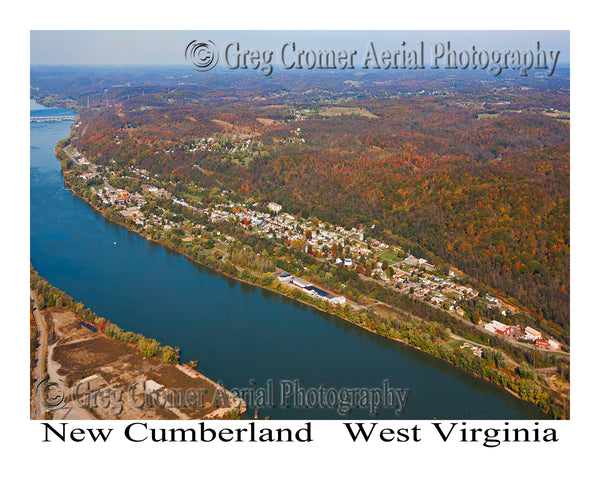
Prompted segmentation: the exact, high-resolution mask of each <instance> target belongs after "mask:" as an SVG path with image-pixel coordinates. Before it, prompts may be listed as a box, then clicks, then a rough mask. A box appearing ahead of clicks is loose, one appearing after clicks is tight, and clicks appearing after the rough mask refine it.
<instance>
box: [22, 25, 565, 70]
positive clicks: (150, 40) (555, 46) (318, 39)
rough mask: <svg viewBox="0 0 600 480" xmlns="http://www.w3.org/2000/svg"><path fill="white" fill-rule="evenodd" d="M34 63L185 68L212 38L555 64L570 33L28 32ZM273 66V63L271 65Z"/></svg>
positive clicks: (261, 46)
mask: <svg viewBox="0 0 600 480" xmlns="http://www.w3.org/2000/svg"><path fill="white" fill-rule="evenodd" d="M30 40H31V44H30V46H31V47H30V54H31V56H30V63H31V64H32V65H43V64H45V65H71V64H80V65H120V64H122V65H177V64H182V65H183V64H186V61H185V55H184V52H185V47H186V46H187V44H188V43H190V42H191V41H192V40H199V41H204V40H212V41H213V42H214V43H215V44H216V45H217V47H218V48H219V49H222V48H223V46H224V45H225V44H226V43H228V42H239V43H240V46H241V48H242V49H248V50H253V49H258V50H265V49H268V50H271V51H277V50H278V49H279V47H280V46H281V45H282V44H283V43H285V42H290V41H294V42H296V44H297V46H298V48H304V49H315V50H318V49H356V50H358V51H364V49H365V48H366V46H367V45H368V43H369V42H373V43H374V45H375V46H376V47H377V48H378V49H380V48H381V49H384V48H385V49H396V48H399V47H401V42H403V41H404V42H406V47H405V48H414V46H415V45H416V44H417V42H420V41H423V42H425V48H426V49H427V51H430V45H431V43H434V42H448V41H450V42H451V46H452V48H453V49H456V50H462V49H470V48H471V47H472V46H476V47H477V48H478V49H482V50H488V51H491V50H507V49H511V50H515V49H517V50H529V49H531V48H532V46H533V45H534V43H535V42H537V41H539V42H540V44H541V48H542V49H544V50H559V51H560V52H561V53H560V57H559V63H565V62H567V63H568V62H569V60H570V48H569V47H570V34H569V31H568V30H538V31H535V30H529V31H522V30H504V31H500V30H465V31H457V30H450V31H442V30H438V31H426V30H397V31H388V30H370V31H368V30H358V31H345V30H330V31H323V30H315V31H306V30H304V31H302V30H295V31H294V30H289V31H273V30H262V31H251V30H237V31H236V30H212V31H211V30H154V31H147V30H31V35H30ZM273 63H277V61H274V62H273Z"/></svg>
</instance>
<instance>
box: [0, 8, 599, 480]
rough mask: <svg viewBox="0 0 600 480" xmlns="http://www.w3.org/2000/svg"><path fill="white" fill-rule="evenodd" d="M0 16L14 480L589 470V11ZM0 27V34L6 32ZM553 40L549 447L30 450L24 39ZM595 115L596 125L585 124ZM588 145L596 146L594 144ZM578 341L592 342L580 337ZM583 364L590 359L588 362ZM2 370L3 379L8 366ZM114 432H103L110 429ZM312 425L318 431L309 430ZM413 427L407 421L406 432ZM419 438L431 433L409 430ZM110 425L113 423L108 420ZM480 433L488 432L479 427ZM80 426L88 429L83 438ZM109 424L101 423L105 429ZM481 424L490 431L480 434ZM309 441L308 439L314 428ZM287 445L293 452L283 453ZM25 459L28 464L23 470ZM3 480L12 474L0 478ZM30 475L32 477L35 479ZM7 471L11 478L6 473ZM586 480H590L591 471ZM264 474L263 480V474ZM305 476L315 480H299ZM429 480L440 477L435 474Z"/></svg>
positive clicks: (340, 443) (336, 442)
mask: <svg viewBox="0 0 600 480" xmlns="http://www.w3.org/2000/svg"><path fill="white" fill-rule="evenodd" d="M15 5H17V4H13V6H12V7H11V12H10V13H9V12H8V11H7V12H5V17H4V18H5V25H4V28H5V29H4V30H3V32H2V39H3V42H2V45H3V46H4V49H3V50H4V52H3V53H4V59H3V60H4V62H3V63H4V66H3V77H4V80H5V81H4V82H3V87H4V88H3V91H4V99H5V101H6V100H8V105H7V107H5V113H6V114H8V115H10V117H8V118H7V117H5V118H3V119H2V126H3V131H4V132H7V135H5V136H3V138H4V147H5V148H4V155H3V160H4V165H8V171H7V175H6V177H5V182H3V187H2V188H0V191H1V197H0V198H1V201H2V203H1V205H2V211H3V213H4V215H3V216H2V223H3V229H2V231H3V235H2V242H3V244H2V246H3V248H2V252H3V265H5V268H4V269H3V273H4V275H3V282H2V285H3V293H5V294H6V296H5V295H3V300H4V302H3V306H4V307H5V311H6V312H7V314H6V315H5V316H3V317H4V318H3V320H4V324H5V331H4V333H5V335H4V342H3V343H4V347H5V348H4V349H3V350H4V352H3V353H4V359H3V360H4V362H3V371H4V377H3V378H4V379H5V387H4V388H3V389H2V391H3V395H2V406H3V407H4V408H3V409H2V411H3V413H4V415H5V416H6V420H5V422H4V425H3V428H2V434H3V437H4V439H5V440H7V441H6V442H3V443H5V444H6V443H8V448H9V451H6V450H5V453H6V455H5V456H4V458H5V459H7V461H8V462H9V464H12V466H15V467H19V470H18V471H21V472H36V473H37V474H42V472H45V473H46V474H52V475H53V474H65V475H68V476H69V477H70V476H75V475H77V476H84V477H86V478H88V477H89V478H100V477H104V476H107V475H113V476H114V475H115V474H116V475H118V476H119V477H121V476H124V474H125V473H126V472H127V473H131V474H134V475H144V474H146V475H147V474H153V476H158V475H163V474H164V475H170V476H171V475H181V473H183V472H184V471H185V472H186V473H190V474H192V475H203V476H204V475H208V474H211V473H212V474H220V475H221V476H222V477H224V478H230V477H232V476H233V475H235V476H247V475H248V476H251V477H252V476H254V475H251V474H252V472H254V473H255V474H257V476H259V475H260V476H263V477H266V478H270V477H271V476H274V475H275V474H276V475H277V476H291V477H292V478H299V477H301V476H302V477H303V476H304V475H307V474H311V476H314V472H315V470H316V471H318V472H319V474H318V477H319V478H320V477H324V476H325V475H331V474H334V475H336V477H337V476H342V475H344V474H347V475H348V476H350V477H351V478H355V477H359V476H361V477H362V476H366V475H369V476H372V475H374V474H375V475H377V474H379V473H390V474H393V475H397V476H405V475H419V476H425V477H426V478H430V477H433V476H434V474H444V475H446V474H448V476H450V477H451V478H454V477H455V476H457V477H458V476H459V475H460V476H461V477H464V476H473V475H476V476H485V478H501V477H502V478H504V477H506V476H513V477H516V478H524V477H525V476H527V477H529V476H542V475H552V476H562V475H569V474H575V473H576V472H577V471H582V470H583V471H585V470H586V468H585V467H586V466H589V467H591V466H592V465H591V460H592V459H593V458H594V457H593V456H591V455H589V453H590V451H589V450H588V448H587V447H588V445H589V446H590V447H593V446H594V445H595V442H594V441H593V438H594V437H595V432H594V430H593V428H594V424H595V422H594V419H595V410H594V409H593V407H594V406H595V402H596V399H597V398H598V397H597V396H596V395H595V393H596V391H597V387H596V386H595V381H594V380H595V379H596V378H597V375H598V374H597V370H596V369H594V370H592V367H593V366H594V365H592V366H590V365H589V364H588V362H589V363H591V362H592V361H593V360H594V358H593V357H592V355H593V353H591V352H594V351H595V345H594V343H595V338H594V337H595V335H594V334H593V332H594V329H595V323H596V322H595V321H596V320H597V318H598V313H597V310H596V309H595V308H594V302H595V301H596V299H597V297H598V295H597V293H596V290H597V287H596V286H595V284H594V282H595V281H596V280H595V277H596V275H597V272H598V269H597V268H596V267H597V266H598V262H597V260H596V258H595V257H596V255H597V253H596V249H595V247H596V243H597V242H595V239H596V237H595V236H594V235H595V234H597V229H595V228H594V227H595V224H596V222H597V218H598V214H597V211H596V207H597V205H598V200H597V197H596V195H595V193H596V191H597V186H596V180H597V179H598V166H597V165H598V159H597V153H596V150H597V147H596V145H595V140H596V139H597V137H598V134H597V132H596V125H597V124H598V120H597V113H595V112H594V111H593V108H594V107H596V106H597V100H596V97H597V92H596V89H597V82H598V78H599V77H598V76H597V73H598V67H597V63H598V59H597V55H596V50H597V45H596V41H597V39H596V37H597V36H596V35H595V32H596V31H597V25H595V24H594V23H595V22H594V23H592V22H593V18H595V15H594V14H593V13H592V12H591V11H587V12H586V11H583V10H582V9H579V8H576V5H575V4H573V3H565V2H555V1H554V2H544V3H542V4H540V3H538V2H536V3H535V4H528V3H524V2H522V1H503V2H495V3H492V4H490V5H489V6H487V7H484V4H483V2H452V3H449V2H437V1H436V2H426V3H417V2H414V3H411V4H406V3H400V2H397V3H396V2H394V4H392V5H390V4H388V2H380V1H370V2H368V3H365V2H356V1H347V2H338V3H325V2H323V1H315V0H310V1H299V2H285V6H284V5H283V2H274V3H273V4H271V5H269V4H267V5H265V2H241V1H234V2H226V4H225V5H224V6H221V4H217V3H216V2H215V3H214V4H213V5H208V6H207V5H206V4H205V2H180V1H173V0H172V1H170V2H166V3H165V2H136V3H133V2H132V3H126V2H123V1H115V0H109V1H103V2H81V1H53V2H38V1H36V2H28V3H27V4H18V7H16V8H17V9H18V10H19V12H18V13H17V15H16V18H15V13H14V11H13V10H12V9H13V8H15ZM6 24H8V25H6ZM507 28H512V29H524V30H532V29H548V30H552V29H560V30H565V29H567V30H571V64H572V70H571V73H572V92H573V94H572V101H571V108H572V124H571V125H572V156H571V163H572V170H571V175H572V210H571V218H572V230H571V239H572V242H571V244H572V257H571V265H572V285H571V301H572V338H573V340H572V347H573V351H574V353H573V361H572V363H573V369H572V371H573V375H572V420H571V421H569V422H561V424H560V425H559V426H558V428H559V432H560V436H561V437H562V438H561V441H560V442H559V444H558V445H556V446H552V445H543V450H541V448H542V447H540V446H536V445H516V446H515V445H506V446H502V447H498V448H495V449H485V448H483V447H481V446H480V445H457V444H453V445H441V444H439V442H435V443H434V442H431V443H429V442H427V443H426V442H422V443H421V444H382V443H379V442H378V443H375V444H371V445H366V446H364V445H361V446H358V445H352V444H351V443H350V442H349V441H348V439H347V436H346V435H345V433H344V432H343V430H342V429H341V428H340V427H339V426H338V425H337V424H335V422H319V425H318V430H323V432H324V433H323V435H326V436H327V441H326V442H325V441H318V442H315V443H313V444H311V445H308V446H307V445H292V446H290V445H273V446H271V447H270V448H265V446H258V445H248V444H242V445H234V444H228V445H227V446H226V447H225V448H219V447H217V446H215V445H208V446H205V445H198V444H167V445H160V444H146V443H144V444H140V445H133V444H130V443H126V442H114V443H109V444H107V445H105V446H102V448H100V449H98V446H95V445H94V444H91V443H88V442H86V443H83V444H70V445H69V446H68V449H65V448H63V446H62V445H58V444H56V443H51V444H42V443H41V439H42V438H41V428H40V425H39V424H38V423H36V422H30V421H29V420H27V418H28V407H27V406H28V404H29V401H28V398H27V390H28V385H27V382H26V381H24V380H25V379H27V377H28V374H27V369H28V368H27V363H28V356H27V354H26V351H25V349H23V348H22V345H23V343H25V338H26V336H27V331H26V322H23V320H22V319H23V317H24V316H25V318H26V307H24V306H26V305H27V293H26V290H25V289H26V287H25V285H28V281H29V280H28V267H27V264H28V262H29V248H28V246H29V221H28V219H29V211H28V205H29V191H28V179H29V159H28V153H27V150H28V149H27V148H26V145H28V141H29V122H28V119H27V118H26V115H27V110H26V108H25V102H26V101H28V98H29V91H28V90H29V88H28V85H29V81H28V75H29V30H30V29H125V30H129V29H189V30H198V29H211V30H212V29H232V30H233V29H278V30H279V29H325V30H327V29H344V30H345V29H390V30H401V29H411V30H414V29H426V30H435V29H456V30H460V29H499V30H501V29H507ZM594 113H595V115H594ZM592 142H593V143H592ZM5 171H6V170H5ZM588 332H589V333H588ZM586 352H590V353H589V354H588V353H586ZM7 367H8V368H7ZM111 423H112V422H111ZM315 423H316V422H315ZM407 423H408V424H411V425H412V424H414V423H415V422H407ZM418 423H419V424H423V428H424V429H425V428H426V427H427V426H428V424H429V422H418ZM115 424H117V425H120V422H115ZM488 424H489V422H486V425H488ZM87 426H88V425H86V427H87ZM103 426H108V424H103ZM490 426H491V425H490ZM315 429H316V427H315ZM290 447H291V448H290ZM24 460H28V461H24ZM5 470H6V471H11V469H9V468H6V469H5ZM40 470H41V471H40ZM13 471H14V470H13ZM590 471H591V472H593V471H594V469H590ZM269 472H271V474H269ZM309 472H312V473H309ZM436 476H437V475H436Z"/></svg>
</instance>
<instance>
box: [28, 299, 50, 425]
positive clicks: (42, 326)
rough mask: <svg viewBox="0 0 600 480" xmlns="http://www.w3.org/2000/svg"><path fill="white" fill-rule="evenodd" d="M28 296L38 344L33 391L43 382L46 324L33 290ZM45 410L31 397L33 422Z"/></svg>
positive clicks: (46, 349)
mask: <svg viewBox="0 0 600 480" xmlns="http://www.w3.org/2000/svg"><path fill="white" fill-rule="evenodd" d="M29 296H30V298H31V300H32V301H33V317H34V318H35V323H36V324H37V329H38V332H39V337H40V342H39V345H38V350H37V362H36V366H35V383H34V389H35V387H36V386H37V385H39V384H40V382H41V381H42V380H43V378H44V376H43V370H42V367H43V363H44V355H45V352H47V351H48V338H47V334H46V323H45V322H44V320H43V319H42V316H41V314H40V310H39V308H38V303H37V297H36V295H35V292H34V291H33V290H30V292H29ZM44 413H45V410H44V408H43V407H42V404H41V403H40V401H39V398H38V397H37V395H34V396H33V401H32V405H31V417H32V418H33V419H34V420H41V419H42V418H43V416H44Z"/></svg>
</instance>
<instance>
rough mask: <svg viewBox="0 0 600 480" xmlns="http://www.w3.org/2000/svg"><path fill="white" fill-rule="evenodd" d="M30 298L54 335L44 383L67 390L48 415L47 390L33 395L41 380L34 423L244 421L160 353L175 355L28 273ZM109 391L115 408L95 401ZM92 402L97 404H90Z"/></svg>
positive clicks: (240, 406) (231, 404)
mask: <svg viewBox="0 0 600 480" xmlns="http://www.w3.org/2000/svg"><path fill="white" fill-rule="evenodd" d="M31 296H32V299H33V301H34V303H35V304H36V305H38V298H39V300H40V302H39V304H40V306H41V307H42V308H37V309H36V311H38V313H39V314H40V315H41V317H42V318H41V320H42V322H43V325H47V327H46V330H48V331H49V332H51V336H50V338H49V340H50V341H49V348H48V355H47V372H48V373H47V376H46V378H47V381H48V382H53V383H56V384H60V385H65V387H66V388H68V390H69V394H68V395H66V397H65V398H66V399H65V401H64V404H61V405H53V406H52V407H51V408H48V405H47V401H46V399H45V398H40V395H42V396H43V393H44V389H39V388H37V385H39V384H40V383H39V381H38V382H37V383H36V385H34V386H32V388H33V393H32V414H33V418H36V419H41V418H45V416H47V415H50V416H52V418H54V419H103V420H106V419H115V418H118V419H125V420H139V419H155V420H156V419H184V420H194V419H220V418H230V419H234V418H241V417H242V416H244V414H245V411H246V406H245V403H244V401H243V399H240V398H238V397H236V396H235V395H233V394H232V393H231V392H230V391H228V390H227V389H225V388H224V387H223V386H221V385H219V384H218V383H217V382H215V381H213V380H211V379H210V378H208V377H206V376H205V375H202V374H201V373H200V372H198V371H197V370H195V369H194V368H192V367H191V366H189V365H180V364H179V363H178V362H177V361H175V359H174V358H173V357H172V356H169V355H165V354H164V353H165V351H167V352H172V349H171V347H169V346H165V347H160V344H158V342H156V341H155V340H153V339H146V338H145V337H143V336H142V335H140V334H134V333H132V332H123V331H122V330H121V329H120V328H119V327H118V326H116V325H115V324H113V323H110V322H109V321H107V320H106V319H104V318H101V317H98V316H96V315H95V314H94V313H93V312H91V311H90V310H89V309H86V308H85V306H84V305H82V304H81V303H76V302H75V301H74V300H73V299H72V298H71V297H69V296H68V295H66V294H65V293H64V292H62V291H61V290H59V289H57V288H56V287H54V286H52V285H50V284H49V283H48V282H47V281H46V280H45V279H44V278H42V277H40V276H39V274H38V273H37V272H36V271H35V270H34V269H33V267H31ZM161 353H162V355H161ZM40 381H41V380H40ZM124 386H127V389H126V391H125V390H123V388H124ZM81 392H83V393H81ZM107 392H110V398H111V399H112V400H115V402H114V403H113V404H111V405H106V404H105V402H104V401H102V402H99V403H98V402H97V401H96V400H97V399H98V398H99V395H100V396H101V398H103V399H104V398H105V395H104V394H105V393H107ZM65 393H66V392H65ZM90 399H95V400H94V402H93V403H92V404H90ZM86 402H88V403H87V404H86ZM148 402H150V403H148Z"/></svg>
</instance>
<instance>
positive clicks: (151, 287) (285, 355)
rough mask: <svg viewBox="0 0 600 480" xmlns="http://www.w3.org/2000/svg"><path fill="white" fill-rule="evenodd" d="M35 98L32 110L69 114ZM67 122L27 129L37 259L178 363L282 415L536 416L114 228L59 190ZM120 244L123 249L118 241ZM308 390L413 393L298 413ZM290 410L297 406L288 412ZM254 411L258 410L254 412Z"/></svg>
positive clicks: (69, 289) (402, 351)
mask: <svg viewBox="0 0 600 480" xmlns="http://www.w3.org/2000/svg"><path fill="white" fill-rule="evenodd" d="M67 113H72V112H69V111H67V110H62V109H46V108H44V107H42V106H40V105H37V104H35V103H34V102H32V103H31V115H32V116H42V115H64V114H67ZM71 123H72V122H69V121H62V122H46V123H35V122H32V123H31V172H30V182H31V218H30V222H31V240H30V247H31V262H32V264H33V266H34V268H35V269H36V270H37V271H38V272H39V273H40V275H42V276H43V277H45V278H46V279H47V280H48V281H49V282H50V283H52V284H53V285H55V286H56V287H58V288H60V289H61V290H63V291H65V292H66V293H67V294H69V295H71V296H72V297H73V298H75V300H76V301H80V302H83V303H84V304H85V305H86V306H87V307H89V308H90V309H92V310H93V311H94V312H96V313H97V314H98V315H100V316H103V317H105V318H107V319H109V320H111V321H112V322H113V323H116V324H117V325H119V326H120V327H121V328H123V329H124V330H131V331H134V332H139V333H142V334H143V335H145V336H146V337H149V338H156V339H157V340H158V341H159V342H161V343H162V344H165V345H172V346H177V347H179V348H180V349H181V354H182V362H187V361H189V360H198V367H197V369H198V370H199V371H201V372H202V373H204V374H205V375H207V376H208V377H210V378H212V379H213V380H216V381H219V380H220V381H222V382H223V384H224V385H225V386H226V387H227V388H245V387H247V388H258V387H262V388H266V386H267V382H268V380H269V379H272V380H273V389H272V390H273V401H274V404H275V406H274V407H273V408H262V409H260V410H259V416H260V417H261V418H262V417H264V416H266V415H268V416H270V417H271V418H276V419H293V418H302V419H319V418H329V419H347V418H362V419H370V418H401V419H433V418H438V419H441V418H453V419H534V418H539V419H542V418H547V417H546V416H545V415H544V414H543V413H542V412H541V411H540V410H538V409H537V408H535V407H534V406H532V405H529V404H527V403H525V402H522V401H520V400H518V399H516V398H514V397H513V396H511V395H510V394H508V393H507V392H504V391H503V390H501V389H500V388H497V387H495V386H493V385H491V384H489V383H487V382H485V381H482V380H478V379H476V378H473V377H471V376H470V375H468V374H466V373H463V372H461V371H459V370H458V369H456V368H454V367H453V366H451V365H448V364H446V363H444V362H442V361H440V360H437V359H434V358H432V357H430V356H428V355H425V354H423V353H421V352H418V351H416V350H414V349H411V348H409V347H406V346H403V345H401V344H399V343H397V342H394V341H391V340H389V339H385V338H382V337H379V336H377V335H374V334H371V333H370V332H367V331H365V330H363V329H361V328H359V327H356V326H354V325H352V324H349V323H347V322H345V321H343V320H340V319H338V318H335V317H333V316H331V315H328V314H325V313H322V312H320V311H318V310H315V309H313V308H311V307H308V306H306V305H303V304H300V303H297V302H295V301H292V300H289V299H287V298H284V297H281V296H279V295H276V294H273V293H270V292H267V291H264V290H262V289H260V288H257V287H253V286H250V285H247V284H244V283H242V282H238V281H235V280H231V279H228V278H226V277H224V276H222V275H219V274H217V273H215V272H213V271H211V270H209V269H207V268H204V267H202V266H199V265H196V264H193V263H192V262H191V261H189V260H187V259H185V258H184V257H183V256H181V255H179V254H177V253H174V252H171V251H169V250H168V249H166V248H164V247H162V246H160V245H157V244H153V243H152V242H149V241H147V240H145V239H143V238H141V237H139V236H138V235H136V234H133V233H130V232H129V231H128V230H127V229H126V228H124V227H121V226H118V225H115V224H113V223H110V222H108V221H106V220H105V219H104V217H102V215H100V214H98V213H96V212H94V211H93V210H92V208H91V207H89V206H88V205H87V204H85V203H84V202H83V201H81V200H79V199H77V198H76V197H74V196H73V195H72V194H71V192H70V191H68V190H66V189H65V187H64V184H63V180H62V176H61V172H60V163H59V161H58V160H57V159H56V157H55V155H54V147H55V146H56V143H57V142H58V141H59V140H61V139H63V138H65V137H67V136H68V135H69V132H70V125H71ZM115 242H116V243H115ZM293 380H299V382H300V386H301V387H303V388H310V387H312V388H316V387H319V386H321V385H324V386H325V387H327V388H329V387H337V388H342V387H347V388H367V387H380V388H381V387H382V384H383V382H384V381H385V380H389V383H390V386H391V387H394V388H408V389H410V394H409V396H408V402H407V405H406V408H405V410H404V413H403V414H402V415H401V416H400V417H398V416H396V414H395V413H394V410H393V409H392V408H386V409H381V410H380V411H379V414H378V416H377V417H372V416H371V415H370V414H369V412H368V411H367V410H365V409H358V408H355V409H353V410H352V412H351V413H350V414H347V415H340V414H339V413H338V412H337V410H336V408H334V407H333V406H332V405H331V403H329V404H328V405H329V408H292V406H291V405H292V401H293V399H294V398H298V397H293V396H291V397H289V398H288V400H287V401H286V402H282V401H281V398H280V395H281V393H282V390H283V388H284V387H283V385H284V384H283V383H282V382H285V381H290V382H291V381H293ZM283 403H287V405H290V407H289V408H284V407H283V406H282V404H283ZM250 413H251V414H252V413H253V411H252V412H250Z"/></svg>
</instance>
